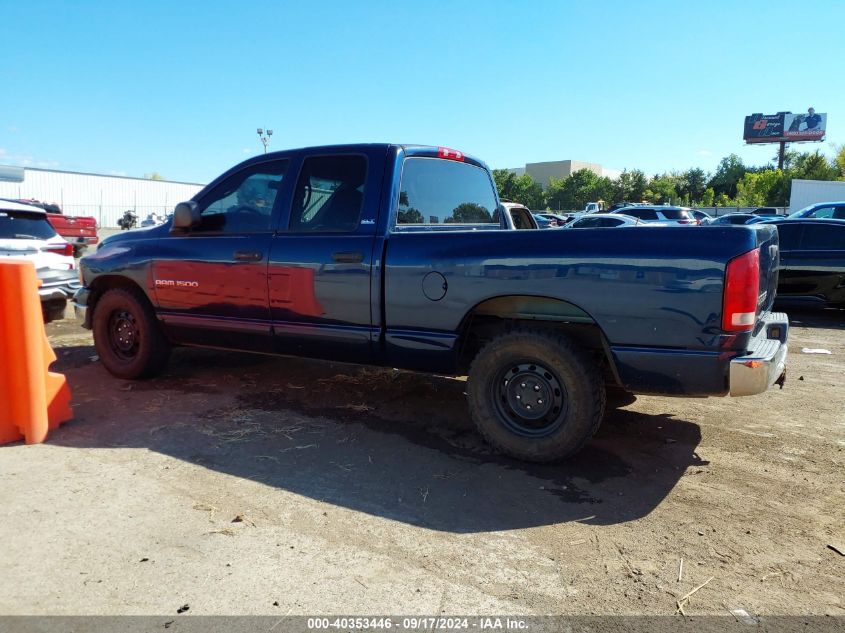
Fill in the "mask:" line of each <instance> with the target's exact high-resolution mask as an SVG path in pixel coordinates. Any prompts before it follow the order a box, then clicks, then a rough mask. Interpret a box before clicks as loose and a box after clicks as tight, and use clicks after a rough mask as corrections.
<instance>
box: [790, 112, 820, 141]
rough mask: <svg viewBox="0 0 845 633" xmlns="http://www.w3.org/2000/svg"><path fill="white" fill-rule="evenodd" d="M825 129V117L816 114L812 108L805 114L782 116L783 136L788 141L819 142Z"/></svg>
mask: <svg viewBox="0 0 845 633" xmlns="http://www.w3.org/2000/svg"><path fill="white" fill-rule="evenodd" d="M826 127H827V115H826V114H816V113H815V112H814V111H813V109H812V108H810V110H809V111H808V112H807V114H784V115H783V136H784V137H785V138H786V139H787V140H790V141H820V140H822V139H823V138H824V132H825V129H826Z"/></svg>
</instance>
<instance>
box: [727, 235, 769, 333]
mask: <svg viewBox="0 0 845 633" xmlns="http://www.w3.org/2000/svg"><path fill="white" fill-rule="evenodd" d="M759 295H760V249H757V248H755V249H754V250H753V251H748V252H747V253H745V254H744V255H740V256H739V257H735V258H734V259H732V260H731V261H729V262H728V267H727V269H726V270H725V294H724V297H723V305H722V329H723V330H726V331H728V332H748V331H750V330H752V329H754V323H755V322H756V321H757V297H758V296H759Z"/></svg>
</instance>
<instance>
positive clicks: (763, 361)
mask: <svg viewBox="0 0 845 633" xmlns="http://www.w3.org/2000/svg"><path fill="white" fill-rule="evenodd" d="M788 336H789V319H788V317H787V316H786V314H784V313H783V312H772V313H770V314H768V315H767V316H766V317H765V318H764V320H763V327H762V328H761V330H760V332H759V333H758V334H757V336H755V337H754V338H752V339H751V342H750V343H749V346H748V347H749V351H748V353H747V354H746V355H744V356H737V357H736V358H733V359H731V368H730V395H732V396H753V395H755V394H758V393H763V392H764V391H766V390H767V389H768V388H769V387H771V386H772V385H773V384H775V383H780V384H783V380H784V378H785V376H786V357H787V352H788V345H787V339H788Z"/></svg>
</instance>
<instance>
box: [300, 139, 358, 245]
mask: <svg viewBox="0 0 845 633" xmlns="http://www.w3.org/2000/svg"><path fill="white" fill-rule="evenodd" d="M366 180H367V159H366V158H365V157H364V156H359V155H354V154H353V155H345V156H312V157H310V158H307V159H305V162H304V163H303V165H302V172H301V173H300V175H299V180H298V181H297V183H296V191H295V192H294V196H293V208H292V209H291V217H290V230H291V231H292V232H294V233H349V232H351V231H354V230H355V229H357V228H358V224H359V223H360V220H361V210H362V209H363V208H364V184H365V182H366Z"/></svg>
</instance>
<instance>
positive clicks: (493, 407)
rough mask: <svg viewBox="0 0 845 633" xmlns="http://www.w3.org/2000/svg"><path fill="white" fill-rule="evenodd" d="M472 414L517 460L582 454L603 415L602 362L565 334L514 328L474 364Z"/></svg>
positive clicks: (480, 427)
mask: <svg viewBox="0 0 845 633" xmlns="http://www.w3.org/2000/svg"><path fill="white" fill-rule="evenodd" d="M467 397H468V400H469V409H470V413H471V415H472V418H473V421H474V422H475V425H476V427H477V428H478V432H479V433H481V435H482V436H483V437H484V438H485V439H486V440H487V441H488V442H489V443H490V444H492V445H493V446H494V447H496V448H497V449H499V450H500V451H502V452H503V453H506V454H507V455H510V456H511V457H515V458H517V459H521V460H525V461H531V462H549V461H556V460H562V459H566V458H567V457H571V456H572V455H574V454H575V453H577V452H578V451H579V450H580V449H581V448H582V447H583V446H584V444H586V443H587V442H588V441H589V440H590V438H591V437H593V435H594V434H595V432H596V430H597V429H598V427H599V424H601V420H602V417H603V416H604V407H605V388H604V382H603V381H602V377H601V374H600V372H599V368H598V366H597V364H596V363H595V362H594V361H593V360H591V359H590V358H589V356H588V355H587V354H586V353H585V352H584V351H583V350H582V349H581V348H579V347H578V346H577V345H575V344H574V343H573V342H572V341H571V340H570V339H569V338H568V337H567V336H565V335H563V334H558V333H554V332H545V331H539V330H527V329H526V330H516V331H513V332H509V333H507V334H503V335H501V336H499V337H497V338H495V339H493V340H492V341H490V342H489V343H487V345H485V346H484V348H482V350H481V351H480V352H479V353H478V355H477V356H476V357H475V360H473V362H472V366H471V367H470V372H469V381H468V385H467Z"/></svg>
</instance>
